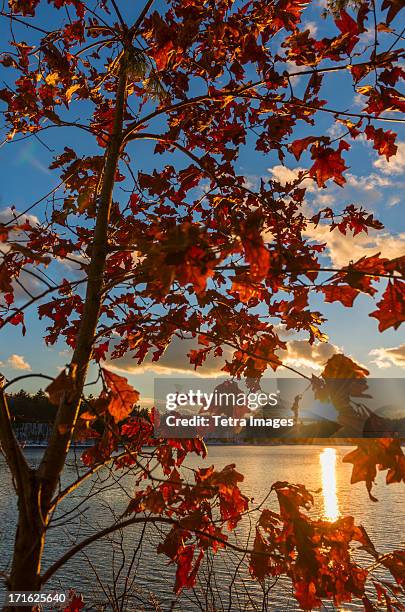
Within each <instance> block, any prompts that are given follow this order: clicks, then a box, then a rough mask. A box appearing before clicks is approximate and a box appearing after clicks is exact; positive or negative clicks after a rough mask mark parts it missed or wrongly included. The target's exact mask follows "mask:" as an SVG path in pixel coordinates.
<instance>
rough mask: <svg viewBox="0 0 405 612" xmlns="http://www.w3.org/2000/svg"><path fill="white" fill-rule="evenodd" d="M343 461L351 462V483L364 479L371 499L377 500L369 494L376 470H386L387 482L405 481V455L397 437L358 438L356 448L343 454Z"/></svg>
mask: <svg viewBox="0 0 405 612" xmlns="http://www.w3.org/2000/svg"><path fill="white" fill-rule="evenodd" d="M343 461H344V462H345V463H352V464H353V471H352V477H351V483H352V484H354V483H356V482H361V481H365V483H366V486H367V490H368V493H369V495H370V498H371V499H372V501H377V500H376V498H375V497H374V496H373V495H372V494H371V490H372V486H373V483H374V480H375V477H376V475H377V470H380V471H385V470H387V477H386V480H387V484H390V483H391V482H401V481H404V482H405V456H404V454H403V452H402V448H401V444H400V441H399V440H398V439H389V438H376V439H368V440H360V441H359V442H358V446H357V448H356V449H355V450H353V451H351V452H350V453H348V454H347V455H345V456H344V458H343Z"/></svg>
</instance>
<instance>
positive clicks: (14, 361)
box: [7, 353, 32, 371]
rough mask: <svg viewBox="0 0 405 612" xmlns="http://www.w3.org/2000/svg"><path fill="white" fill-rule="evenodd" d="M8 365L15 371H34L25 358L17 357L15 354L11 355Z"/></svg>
mask: <svg viewBox="0 0 405 612" xmlns="http://www.w3.org/2000/svg"><path fill="white" fill-rule="evenodd" d="M7 365H8V366H9V367H10V368H12V369H13V370H26V371H30V370H31V369H32V368H31V366H30V364H29V363H28V362H27V361H25V357H23V356H22V355H16V354H15V353H14V354H13V355H10V357H9V358H8V359H7Z"/></svg>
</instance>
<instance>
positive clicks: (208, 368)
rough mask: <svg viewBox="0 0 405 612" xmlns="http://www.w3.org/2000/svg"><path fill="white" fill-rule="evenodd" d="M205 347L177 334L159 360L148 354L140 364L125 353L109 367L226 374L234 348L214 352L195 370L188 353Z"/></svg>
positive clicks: (183, 373) (213, 374)
mask: <svg viewBox="0 0 405 612" xmlns="http://www.w3.org/2000/svg"><path fill="white" fill-rule="evenodd" d="M201 348H204V347H203V346H202V345H200V344H198V342H197V339H188V338H187V339H186V338H184V339H182V338H179V337H177V336H175V337H174V338H173V340H172V341H171V342H170V344H169V345H168V347H167V349H166V350H165V352H164V353H163V355H162V357H161V358H160V359H159V361H158V362H152V355H148V356H147V358H146V359H145V361H144V362H143V363H142V364H141V365H138V364H137V362H136V359H133V356H131V355H130V354H127V355H125V356H124V357H122V358H121V359H115V360H111V361H108V367H109V368H111V369H112V370H116V371H118V372H127V373H129V374H144V373H146V372H151V373H155V374H182V375H185V374H194V375H195V376H214V377H215V376H216V377H219V376H224V373H223V372H222V371H221V368H222V367H223V366H224V365H225V359H227V360H228V361H229V360H230V359H231V357H232V354H233V352H234V350H233V349H231V348H228V347H222V350H223V355H222V356H221V357H214V356H213V355H212V353H211V354H210V355H209V356H208V357H207V359H206V361H205V362H204V364H203V365H202V366H201V367H199V368H197V370H194V366H193V365H192V364H190V359H189V357H188V356H187V353H188V352H189V351H190V350H192V349H201Z"/></svg>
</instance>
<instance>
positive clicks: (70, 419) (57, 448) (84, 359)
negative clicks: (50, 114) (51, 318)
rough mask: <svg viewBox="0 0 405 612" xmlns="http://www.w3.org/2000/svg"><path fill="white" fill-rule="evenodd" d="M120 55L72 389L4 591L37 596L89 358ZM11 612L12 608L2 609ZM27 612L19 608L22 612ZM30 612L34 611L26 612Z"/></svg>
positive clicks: (114, 145)
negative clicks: (52, 510) (34, 592)
mask: <svg viewBox="0 0 405 612" xmlns="http://www.w3.org/2000/svg"><path fill="white" fill-rule="evenodd" d="M126 83H127V77H126V54H125V53H124V54H123V56H122V58H121V66H120V74H119V80H118V87H117V94H116V106H115V118H114V128H113V132H112V135H111V137H110V141H109V144H108V148H107V151H106V154H105V163H104V168H103V174H102V180H101V186H100V192H99V197H98V210H97V219H96V225H95V231H94V240H93V244H92V251H91V261H90V264H89V269H88V281H87V290H86V298H85V304H84V311H83V317H82V320H81V322H80V328H79V332H78V336H77V344H76V349H75V351H74V354H73V357H72V362H71V366H70V372H71V373H73V372H74V381H75V388H74V392H73V393H66V398H65V399H64V400H63V401H62V402H61V404H60V406H59V408H58V412H57V414H56V417H55V422H54V425H53V428H52V433H51V436H50V440H49V443H48V446H47V448H46V450H45V452H44V456H43V458H42V460H41V463H40V466H39V467H38V469H37V470H36V471H33V472H32V474H31V479H30V484H29V485H28V486H29V489H30V490H29V495H28V496H27V495H26V496H25V500H24V499H23V497H24V496H23V497H22V496H21V494H19V519H18V528H17V533H16V538H15V548H14V554H13V562H12V568H11V574H10V578H9V581H8V590H9V591H12V590H20V591H29V590H40V588H41V576H40V569H41V558H42V552H43V547H44V543H45V534H46V525H47V521H48V514H49V508H50V504H51V501H52V498H53V495H54V494H55V491H56V489H57V486H58V482H59V479H60V475H61V473H62V470H63V468H64V465H65V461H66V455H67V453H68V451H69V447H70V443H71V439H72V433H73V430H74V427H75V424H76V420H77V417H78V414H79V409H80V403H81V396H82V393H83V387H84V383H85V380H86V375H87V370H88V366H89V362H90V359H91V356H92V350H93V342H94V336H95V332H96V329H97V324H98V319H99V316H100V309H101V305H102V299H103V295H102V287H103V283H104V271H105V265H106V259H107V247H108V227H109V221H110V212H111V204H112V196H113V190H114V184H115V175H116V171H117V167H118V161H119V158H120V155H121V148H122V129H123V120H124V119H123V118H124V111H125V103H126ZM6 609H7V610H10V611H11V610H16V609H17V608H16V607H11V608H10V607H9V608H6ZM29 609H30V608H24V610H25V611H28V610H29ZM31 610H32V611H35V610H36V608H35V607H32V608H31Z"/></svg>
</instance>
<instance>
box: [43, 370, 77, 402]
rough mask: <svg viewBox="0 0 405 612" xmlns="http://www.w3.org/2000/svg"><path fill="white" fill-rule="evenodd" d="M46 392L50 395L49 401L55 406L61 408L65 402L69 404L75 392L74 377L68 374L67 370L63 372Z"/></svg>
mask: <svg viewBox="0 0 405 612" xmlns="http://www.w3.org/2000/svg"><path fill="white" fill-rule="evenodd" d="M45 391H46V392H47V393H48V396H49V401H50V402H51V404H53V405H54V406H59V404H60V403H61V402H62V401H64V400H66V401H67V402H69V400H70V398H71V397H72V396H73V394H74V391H75V377H74V375H73V374H70V373H67V372H66V370H62V372H61V373H60V374H59V375H58V376H57V377H56V378H55V380H54V381H53V382H51V384H50V385H48V386H47V388H46V389H45Z"/></svg>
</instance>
